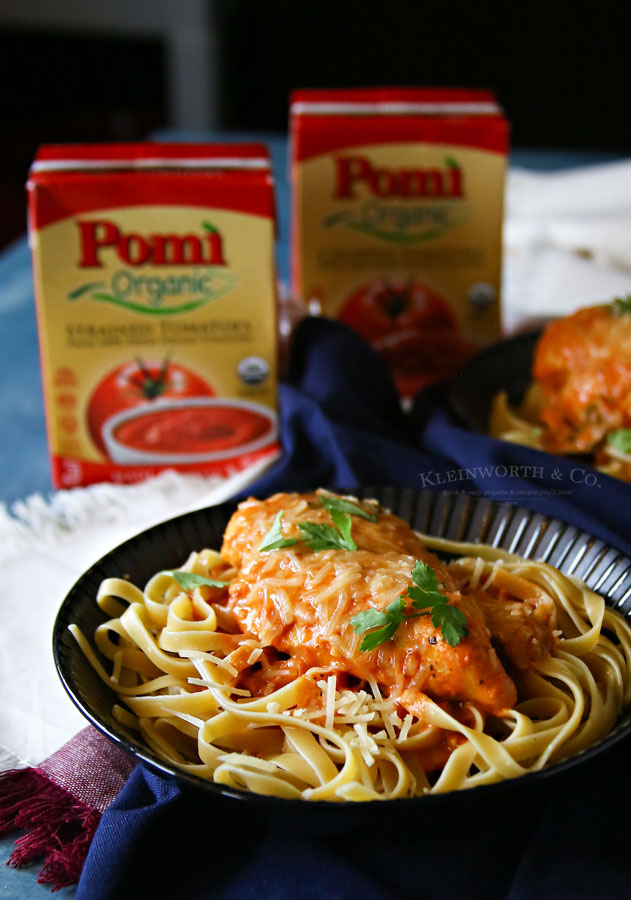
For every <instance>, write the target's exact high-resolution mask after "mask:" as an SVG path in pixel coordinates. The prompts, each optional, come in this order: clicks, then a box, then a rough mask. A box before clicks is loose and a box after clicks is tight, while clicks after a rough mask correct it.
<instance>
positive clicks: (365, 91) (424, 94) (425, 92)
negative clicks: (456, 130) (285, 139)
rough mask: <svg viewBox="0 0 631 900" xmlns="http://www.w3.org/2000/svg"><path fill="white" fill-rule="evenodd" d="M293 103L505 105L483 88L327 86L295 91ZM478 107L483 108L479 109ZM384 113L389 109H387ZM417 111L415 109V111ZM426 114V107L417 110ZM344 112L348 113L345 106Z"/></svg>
mask: <svg viewBox="0 0 631 900" xmlns="http://www.w3.org/2000/svg"><path fill="white" fill-rule="evenodd" d="M290 102H291V105H292V106H294V104H300V105H306V106H308V105H311V104H321V103H323V104H324V103H326V104H340V105H347V104H359V105H367V106H371V105H376V104H378V105H383V104H385V105H387V104H399V103H400V104H405V105H412V106H414V105H418V106H424V105H427V107H428V109H427V111H426V112H427V113H428V114H432V113H435V112H436V110H435V109H434V107H437V106H443V105H444V106H445V107H446V109H445V112H446V113H448V114H449V112H450V110H449V108H448V107H453V106H457V107H465V106H467V105H468V106H470V108H471V112H469V113H467V114H468V115H489V114H490V115H493V114H501V109H500V106H499V104H498V103H497V100H496V98H495V95H494V94H493V92H492V91H488V90H485V89H482V88H479V89H478V88H385V87H383V88H348V89H346V88H326V89H306V90H297V91H293V93H292V94H291V101H290ZM476 107H477V108H479V111H476ZM383 112H384V113H387V112H388V110H387V109H384V110H383ZM412 112H414V110H413V111H412ZM417 112H418V113H420V114H423V110H422V109H419V110H417ZM340 113H341V114H345V113H344V111H343V110H341V111H340Z"/></svg>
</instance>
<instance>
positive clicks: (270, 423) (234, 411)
mask: <svg viewBox="0 0 631 900" xmlns="http://www.w3.org/2000/svg"><path fill="white" fill-rule="evenodd" d="M88 428H89V431H90V434H91V436H92V439H93V441H94V443H95V444H96V445H97V447H98V448H99V449H100V450H101V452H102V453H104V454H105V455H106V456H107V457H108V458H109V459H110V460H111V461H112V462H115V463H118V464H119V465H142V464H145V465H150V464H172V463H173V464H177V463H180V464H185V463H202V462H213V461H218V460H226V459H230V458H231V457H233V456H237V455H241V454H245V453H249V452H253V451H256V450H260V449H262V448H263V447H265V446H266V445H267V444H269V443H271V442H272V441H273V440H274V439H275V438H276V433H277V426H276V415H275V413H274V412H273V411H272V410H271V409H269V408H267V407H265V406H261V405H260V404H257V403H252V402H249V401H245V400H233V399H230V400H228V399H221V398H219V397H216V396H215V392H214V390H213V389H212V387H211V386H210V385H209V384H208V383H207V382H206V381H205V380H204V379H203V378H202V377H201V376H200V375H198V374H197V373H196V372H194V371H192V370H191V369H189V368H187V367H185V366H183V365H181V364H179V363H174V362H172V361H170V360H168V359H166V360H161V361H147V362H144V361H143V360H139V359H137V360H130V361H127V362H125V363H123V364H122V365H120V366H117V367H116V368H115V369H113V370H112V371H111V372H109V373H108V374H107V375H106V376H105V377H104V378H103V379H102V380H101V381H100V382H99V384H98V385H97V387H96V389H95V391H94V392H93V394H92V397H91V399H90V402H89V404H88Z"/></svg>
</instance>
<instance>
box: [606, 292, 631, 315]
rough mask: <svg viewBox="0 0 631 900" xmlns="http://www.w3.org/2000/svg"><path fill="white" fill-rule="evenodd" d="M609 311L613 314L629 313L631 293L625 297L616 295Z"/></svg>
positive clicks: (630, 311) (630, 310)
mask: <svg viewBox="0 0 631 900" xmlns="http://www.w3.org/2000/svg"><path fill="white" fill-rule="evenodd" d="M611 313H612V315H614V316H624V315H625V314H626V313H631V294H627V295H626V297H616V299H615V300H614V301H613V303H612V304H611Z"/></svg>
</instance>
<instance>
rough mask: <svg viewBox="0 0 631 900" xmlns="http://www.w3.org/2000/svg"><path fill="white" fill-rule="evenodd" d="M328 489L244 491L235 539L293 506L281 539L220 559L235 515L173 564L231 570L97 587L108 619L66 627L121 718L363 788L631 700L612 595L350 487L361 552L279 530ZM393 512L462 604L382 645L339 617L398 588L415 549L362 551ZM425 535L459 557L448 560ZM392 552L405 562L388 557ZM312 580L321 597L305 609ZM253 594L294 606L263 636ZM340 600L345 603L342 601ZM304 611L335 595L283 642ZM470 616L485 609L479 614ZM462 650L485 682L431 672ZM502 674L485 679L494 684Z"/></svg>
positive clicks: (604, 716)
mask: <svg viewBox="0 0 631 900" xmlns="http://www.w3.org/2000/svg"><path fill="white" fill-rule="evenodd" d="M279 498H280V499H279ZM296 498H298V499H296ZM317 498H318V495H310V496H308V497H306V498H301V497H299V496H298V495H277V496H276V497H275V498H271V501H265V502H260V501H248V503H246V504H244V505H243V507H242V510H241V511H240V513H238V514H236V516H237V517H236V518H235V523H234V526H233V532H232V534H233V538H232V540H233V541H234V540H236V539H237V538H235V537H234V535H235V534H237V530H238V539H239V540H242V539H243V532H244V529H245V525H244V521H245V520H244V519H243V518H241V519H240V520H239V519H238V516H239V515H241V516H242V517H243V516H245V515H247V516H249V517H250V518H252V517H253V516H254V517H258V518H257V523H258V519H259V518H260V517H261V516H264V515H267V516H268V518H267V519H265V520H264V521H263V523H262V524H261V525H260V529H266V528H267V526H268V524H269V521H270V518H269V516H271V515H273V514H274V513H275V511H276V510H277V509H280V510H283V511H284V513H283V514H284V515H285V522H284V524H283V523H281V520H278V522H279V525H278V528H277V532H276V533H281V525H282V528H284V529H285V531H284V532H282V534H283V535H284V537H282V538H281V539H280V540H281V541H284V542H285V544H289V545H290V546H284V547H277V548H276V549H272V550H269V551H261V550H260V549H257V550H256V552H254V551H251V552H250V555H249V556H247V557H244V559H245V560H246V561H245V562H242V565H241V566H239V565H235V564H234V563H233V562H231V561H230V560H227V559H226V554H227V555H228V556H231V557H234V549H233V547H234V544H233V545H232V549H231V548H230V547H229V539H230V526H229V529H228V531H227V532H226V540H225V541H224V548H223V555H221V554H220V553H219V552H218V551H216V550H210V549H203V550H200V551H198V552H192V553H191V555H190V556H189V558H188V559H187V560H186V561H185V562H184V564H183V565H182V567H181V569H180V570H178V572H180V573H194V574H195V575H197V576H201V578H202V579H210V580H213V581H215V582H216V581H217V580H222V581H224V582H226V583H227V586H225V587H221V586H219V587H216V586H210V585H208V584H206V583H198V584H196V585H194V586H191V585H190V584H188V587H186V588H184V587H182V585H181V584H180V583H179V582H178V580H177V577H176V574H175V573H171V572H158V573H157V574H155V575H154V576H153V577H152V578H151V579H150V580H149V582H148V583H147V585H146V586H145V587H144V589H141V588H140V587H137V586H135V585H133V584H131V583H130V582H129V581H127V580H124V579H121V578H108V579H106V580H105V581H104V582H103V583H102V584H101V587H100V589H99V592H98V596H97V603H98V605H99V607H100V608H101V610H102V611H103V612H104V613H105V614H106V615H107V616H108V619H107V621H105V622H104V623H103V624H102V625H99V626H98V628H97V629H96V631H95V633H94V636H93V640H88V639H87V637H86V636H85V635H83V634H82V632H81V631H80V629H79V628H78V627H77V626H76V625H73V626H71V631H72V633H73V635H74V637H75V638H76V640H77V641H78V643H79V646H80V647H81V649H82V650H83V652H84V654H85V655H86V657H87V658H88V660H89V661H90V663H91V664H92V666H93V667H94V669H95V670H96V672H97V673H98V675H99V676H100V677H101V679H102V680H103V681H104V682H105V683H106V684H107V685H109V686H110V687H111V688H112V689H113V691H114V692H115V693H116V694H117V697H118V702H117V703H116V704H115V706H114V715H115V717H116V719H117V720H118V721H119V722H120V723H121V725H122V726H123V727H124V728H126V729H129V730H135V731H136V732H138V733H139V734H140V736H141V737H142V740H143V741H144V742H145V743H146V745H147V746H148V747H149V748H150V749H151V750H152V751H153V753H155V754H156V755H157V756H158V757H159V758H161V759H163V760H166V761H167V762H168V763H170V764H171V765H172V766H174V767H175V768H177V769H179V770H181V771H183V772H187V773H189V774H192V775H197V776H199V777H200V778H203V779H207V780H210V781H214V782H216V783H218V784H222V785H227V786H230V787H232V788H237V789H245V790H248V791H253V792H256V793H259V794H266V795H273V796H277V797H286V798H301V799H304V800H328V801H350V800H356V801H364V800H377V799H393V798H404V797H416V796H423V795H426V794H437V793H444V792H446V791H453V790H461V789H466V788H472V787H475V786H478V785H486V784H491V783H493V782H497V781H500V780H502V779H508V778H515V777H517V776H520V775H523V774H525V773H528V772H536V771H538V770H540V769H542V768H543V767H544V766H547V765H550V764H551V763H554V762H557V761H559V760H562V759H564V758H566V757H568V756H571V755H573V754H576V753H578V752H580V751H581V750H584V749H586V748H588V747H590V746H592V745H593V744H594V743H595V742H597V741H598V740H600V739H601V738H603V737H604V736H605V735H606V734H607V733H608V732H609V731H610V730H611V729H612V727H613V726H614V724H615V722H616V720H617V718H618V717H619V715H620V712H621V710H622V709H623V708H624V707H625V706H626V705H627V704H628V703H629V702H630V700H631V629H630V628H629V625H628V624H627V623H626V621H625V620H624V619H623V617H622V616H621V615H620V614H618V613H617V612H615V611H614V610H612V609H611V608H608V607H607V606H606V604H605V602H604V600H603V598H602V597H600V596H598V595H597V594H595V593H594V592H593V591H591V590H589V589H588V588H587V587H586V586H585V585H584V584H582V583H581V582H580V581H579V580H578V579H576V578H573V577H569V576H567V575H564V574H562V573H561V572H559V571H558V570H556V569H554V568H552V567H551V566H549V565H547V564H545V563H542V562H535V561H532V560H527V559H522V558H519V557H516V556H513V555H511V554H508V553H506V552H504V551H502V550H498V549H495V548H492V547H488V546H484V545H477V544H458V543H454V542H450V541H446V540H443V539H438V538H433V537H431V536H429V535H420V534H415V533H413V532H411V531H410V530H409V529H408V528H407V525H405V523H402V522H401V520H398V519H396V517H394V516H390V515H389V514H387V513H386V512H385V511H382V510H380V509H379V508H378V507H376V505H374V504H372V505H371V502H370V501H368V502H366V501H364V502H362V503H361V504H359V501H355V502H356V503H357V504H358V507H361V509H362V510H364V511H366V510H368V511H370V512H372V513H374V516H373V518H375V519H376V520H377V521H376V522H375V523H374V524H373V523H372V522H370V521H366V520H365V519H363V518H361V519H360V518H357V517H356V516H355V515H352V516H351V518H352V536H353V538H354V541H355V542H356V545H357V546H356V549H355V550H349V549H339V548H332V549H331V548H324V549H319V550H313V549H310V548H309V547H304V546H303V545H302V544H301V543H300V540H299V539H298V538H296V539H294V538H293V537H291V538H290V537H288V536H287V535H292V534H298V533H300V532H298V530H297V528H296V524H295V523H296V522H297V521H299V520H301V519H300V517H302V520H305V516H309V517H310V519H309V521H312V519H314V518H318V516H319V517H320V518H319V521H322V522H324V521H325V517H326V516H328V515H329V514H328V512H327V511H326V510H324V509H323V508H322V509H316V504H317V503H318V499H317ZM248 504H249V505H248ZM266 504H268V505H266ZM276 515H277V513H276ZM333 521H335V519H333ZM399 523H400V524H399ZM258 527H259V525H258V524H257V528H258ZM350 527H351V526H349V528H350ZM395 528H398V529H399V531H398V532H397V534H403V533H404V531H405V529H407V531H405V534H406V535H407V534H408V532H409V536H408V537H406V540H407V541H408V544H407V545H406V548H405V549H406V550H409V549H411V548H414V547H415V546H417V545H418V548H419V549H418V551H415V552H414V554H413V555H412V556H414V557H416V558H418V556H419V555H420V552H421V550H420V548H421V547H423V548H429V550H424V552H425V554H426V558H427V559H429V560H430V562H431V561H432V560H435V563H434V565H435V566H436V568H435V571H436V572H438V573H439V574H440V576H441V577H442V579H443V580H442V582H441V589H444V590H445V591H446V596H447V597H448V598H449V599H448V603H447V604H445V605H456V606H458V607H459V608H461V609H462V610H464V611H465V614H466V621H467V630H466V631H465V630H464V629H463V630H462V631H461V634H460V638H459V642H458V643H457V644H454V645H452V644H451V643H450V642H449V641H447V640H446V638H445V633H446V629H445V628H444V626H443V633H441V630H440V628H436V627H435V626H434V625H433V624H432V621H433V620H432V621H430V615H429V614H425V613H423V612H420V613H416V612H412V613H411V614H410V615H409V616H408V618H407V619H405V620H402V623H401V624H400V626H399V630H398V631H397V632H396V633H395V634H393V636H391V637H390V638H388V639H387V640H386V641H384V642H383V643H382V644H381V645H380V646H379V647H377V649H373V650H371V651H367V652H363V651H362V650H361V649H360V645H359V641H360V637H359V636H358V635H357V634H356V633H355V631H354V630H353V628H352V627H351V626H349V625H348V621H349V618H350V617H349V613H351V612H353V608H351V607H352V604H353V603H355V607H354V608H355V609H356V608H357V606H358V605H360V606H362V607H363V609H364V611H365V610H366V609H368V608H369V607H370V605H371V603H369V600H371V599H372V601H373V602H372V605H374V606H376V605H377V603H378V602H379V601H378V600H375V599H374V598H376V597H379V596H382V595H384V596H385V599H384V601H383V603H384V604H385V603H386V600H387V601H388V602H391V599H390V598H391V597H393V596H395V595H396V594H397V593H399V594H400V592H401V585H400V579H401V578H402V577H403V576H401V574H400V571H399V569H400V568H401V567H403V568H404V569H405V560H408V561H409V560H411V559H412V556H411V555H410V554H409V553H401V554H399V555H396V554H395V553H394V551H392V550H385V551H384V552H383V560H384V563H383V567H381V568H379V567H378V566H377V568H374V569H373V568H371V566H373V562H374V561H373V559H372V555H370V554H372V551H369V550H367V549H364V548H365V547H368V546H370V540H371V539H372V538H371V536H373V538H374V537H375V536H376V535H379V534H386V535H389V537H388V538H387V539H388V540H390V538H391V534H392V533H394V532H393V529H395ZM302 533H303V534H304V533H305V529H303V530H302ZM259 534H260V531H259V532H257V535H259ZM292 541H293V543H291V542H292ZM414 542H416V543H414ZM255 547H256V548H259V547H260V536H257V537H256V539H255ZM430 550H435V551H438V552H439V553H441V554H447V555H448V556H449V558H450V559H451V561H450V562H449V563H448V564H447V566H444V564H443V563H441V562H439V560H438V559H437V558H436V557H434V556H433V554H431V553H430V552H429V551H430ZM373 555H375V554H373ZM393 561H395V562H396V564H397V566H398V567H399V568H398V569H396V572H395V574H392V573H391V572H390V570H389V569H387V566H391V565H392V563H393ZM358 566H359V567H361V572H362V575H361V578H360V577H358V576H357V572H358V571H359V569H358V568H357V567H358ZM354 567H355V568H354ZM407 568H408V570H409V569H410V568H411V562H410V563H408V564H407ZM393 571H394V570H393ZM415 571H417V570H415ZM253 572H254V575H253V574H252V573H253ZM327 573H328V574H327ZM367 573H368V574H367ZM369 576H370V578H372V581H371V582H370V583H369V582H368V577H369ZM406 577H407V576H406ZM345 578H346V582H344V579H345ZM248 579H250V581H248ZM252 579H255V581H252ZM292 579H293V580H292ZM318 579H319V580H318ZM336 579H337V581H336ZM388 579H391V581H392V583H390V582H389V581H388ZM180 580H181V576H180ZM246 582H247V584H246ZM343 582H344V583H343ZM331 584H334V585H335V587H334V589H333V591H332V592H331V591H330V590H329V591H328V593H327V586H330V585H331ZM360 584H361V591H360V588H359V587H358V585H360ZM244 585H245V587H244ZM446 588H448V589H449V590H446ZM318 591H319V594H318V593H317V592H318ZM292 592H293V593H292ZM358 592H359V593H358ZM362 592H363V593H362ZM314 596H319V598H320V599H319V602H318V604H317V605H316V606H314V607H311V606H310V605H309V602H308V598H312V597H314ZM329 596H331V597H333V600H331V601H329V600H328V599H327V597H329ZM410 596H412V594H411V595H410ZM358 597H359V598H361V599H359V600H358V599H357V598H358ZM256 598H259V600H260V601H261V603H263V604H264V605H265V604H268V606H267V607H266V609H267V613H266V615H267V619H266V620H265V621H266V622H271V621H273V620H274V616H275V615H276V616H281V615H283V616H284V617H285V619H286V620H287V621H285V622H284V623H282V621H280V619H279V622H280V624H279V625H278V628H279V629H280V631H278V634H282V635H283V636H284V637H283V638H282V639H281V638H277V637H273V638H272V640H270V636H269V634H268V633H267V632H266V631H265V629H264V628H263V627H262V626H261V625H260V623H259V624H257V619H256V613H257V612H258V607H257V606H256V605H255V600H256ZM261 598H263V599H261ZM295 598H298V599H295ZM305 598H307V599H305ZM345 598H346V599H345ZM438 599H439V600H440V599H441V598H438ZM346 602H347V603H348V604H351V606H348V605H347V607H346V608H342V607H344V603H346ZM301 604H303V605H301ZM244 605H245V612H244ZM341 608H342V612H340V609H341ZM381 608H382V609H384V608H385V606H384V605H382V607H381ZM311 609H315V610H316V614H317V615H320V614H321V613H322V610H324V611H325V612H326V616H325V618H326V623H325V624H323V625H322V626H321V631H319V632H318V633H317V634H316V635H315V638H314V641H313V644H312V645H311V644H310V640H311V639H310V637H309V636H308V635H307V632H305V631H304V630H303V631H300V632H299V634H298V632H296V634H298V637H299V641H298V639H296V642H295V650H290V651H289V652H288V651H287V649H283V648H288V647H290V644H289V643H288V640H289V639H290V637H291V636H292V635H293V631H292V629H294V630H295V629H300V628H303V629H304V628H306V627H307V626H306V625H305V624H304V623H305V622H306V621H307V620H308V619H309V616H310V615H311V613H310V610H311ZM410 609H411V607H410ZM480 610H482V611H483V613H480ZM279 611H280V612H279ZM335 614H337V618H336V619H334V616H335ZM301 615H302V618H301ZM478 615H480V616H482V618H481V619H480V621H481V622H483V624H482V625H480V628H479V630H477V631H476V628H477V626H476V620H475V616H478ZM291 616H293V617H294V618H293V619H292V618H291ZM314 621H315V620H309V624H308V628H309V629H310V632H309V634H310V633H311V632H312V631H314V629H315V626H314ZM318 621H319V620H318ZM332 622H334V624H333V625H331V623H332ZM327 629H328V636H325V631H326V630H327ZM489 635H490V637H489ZM288 636H289V637H288ZM412 638H413V639H414V641H415V642H416V643H415V644H414V647H412V645H411V644H409V641H410V640H411V639H412ZM291 639H292V640H293V637H292V638H291ZM283 641H284V642H283ZM453 641H456V638H455V637H454V638H453ZM327 642H328V643H327ZM345 642H346V643H345ZM423 642H425V643H423ZM485 642H486V643H485ZM491 642H492V643H491ZM487 645H488V646H487ZM327 647H328V648H333V649H327ZM410 647H412V649H410ZM418 647H421V648H422V649H421V650H418ZM495 648H497V650H498V653H499V657H498V655H497V653H496V649H495ZM399 651H401V652H402V653H403V655H400V656H397V655H396V654H397V653H399ZM403 651H404V652H403ZM417 651H418V652H417ZM418 653H420V654H421V655H420V656H418ZM415 654H416V655H415ZM459 654H460V655H459ZM476 654H477V655H476ZM483 654H487V656H484V655H483ZM452 659H459V660H467V661H468V662H467V664H466V666H465V668H466V667H468V671H469V670H470V672H473V673H474V674H475V682H473V681H469V682H464V681H460V680H458V679H459V678H461V674H459V673H454V672H451V662H450V663H449V666H448V667H447V668H445V670H444V672H443V673H442V674H441V675H440V676H436V677H435V678H434V680H431V679H430V680H428V678H430V674H429V673H430V670H432V671H433V672H434V674H435V673H436V670H437V669H440V666H441V664H442V663H441V661H442V660H449V661H450V660H452ZM419 660H420V662H419ZM481 660H484V662H481ZM413 661H414V665H412V662H413ZM316 663H317V664H316ZM390 664H392V665H393V666H394V667H395V669H390V668H389V666H390ZM414 666H416V669H415V668H414ZM480 666H483V667H485V668H484V669H483V668H480ZM424 667H425V669H427V672H424ZM413 670H414V671H413ZM483 672H487V673H488V674H486V675H484V677H483ZM445 673H447V674H445ZM478 674H479V675H480V677H479V678H478ZM362 676H363V677H362ZM421 677H422V678H423V679H424V680H423V681H421V680H419V679H420V678H421ZM454 679H455V680H454ZM478 682H479V684H478ZM483 682H484V683H483ZM463 685H464V686H463ZM491 685H494V687H493V692H491V693H488V692H486V693H485V691H487V690H488V691H491ZM513 685H514V687H513ZM421 687H424V690H421V689H420V688H421ZM515 698H516V699H515ZM511 700H515V702H512V703H511V705H510V706H505V705H503V704H505V703H507V702H511Z"/></svg>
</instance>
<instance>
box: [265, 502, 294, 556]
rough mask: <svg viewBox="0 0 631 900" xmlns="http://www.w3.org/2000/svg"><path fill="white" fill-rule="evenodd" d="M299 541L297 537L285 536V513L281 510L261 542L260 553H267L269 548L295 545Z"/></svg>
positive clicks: (276, 548)
mask: <svg viewBox="0 0 631 900" xmlns="http://www.w3.org/2000/svg"><path fill="white" fill-rule="evenodd" d="M297 542H298V539H297V538H284V537H283V513H282V512H279V513H277V515H276V518H275V519H274V523H273V525H272V527H271V528H270V530H269V531H268V532H267V534H266V535H265V537H264V538H263V540H262V542H261V545H260V547H259V553H266V552H267V551H268V550H282V549H283V547H293V545H294V544H296V543H297Z"/></svg>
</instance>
